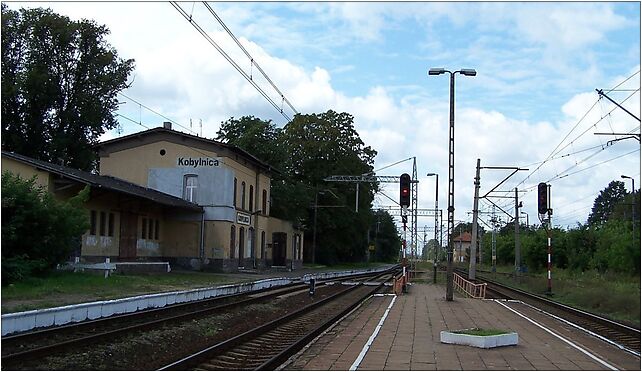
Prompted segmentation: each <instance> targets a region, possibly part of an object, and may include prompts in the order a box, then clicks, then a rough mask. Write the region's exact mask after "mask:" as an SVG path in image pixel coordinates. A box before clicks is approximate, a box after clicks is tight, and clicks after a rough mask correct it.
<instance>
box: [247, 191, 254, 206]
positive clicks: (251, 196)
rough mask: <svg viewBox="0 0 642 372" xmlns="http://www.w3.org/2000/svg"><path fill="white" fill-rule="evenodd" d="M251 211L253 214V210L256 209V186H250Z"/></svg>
mask: <svg viewBox="0 0 642 372" xmlns="http://www.w3.org/2000/svg"><path fill="white" fill-rule="evenodd" d="M248 208H249V210H250V212H252V209H253V208H254V186H252V185H250V205H249V207H248Z"/></svg>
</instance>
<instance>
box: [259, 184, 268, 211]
mask: <svg viewBox="0 0 642 372" xmlns="http://www.w3.org/2000/svg"><path fill="white" fill-rule="evenodd" d="M262 207H263V209H261V213H263V214H265V215H267V214H268V211H267V190H265V189H263V204H262Z"/></svg>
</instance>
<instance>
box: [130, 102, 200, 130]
mask: <svg viewBox="0 0 642 372" xmlns="http://www.w3.org/2000/svg"><path fill="white" fill-rule="evenodd" d="M118 94H119V95H121V96H123V97H125V98H126V99H128V100H130V101H132V102H134V103H136V104H137V105H139V106H141V107H144V108H145V109H147V110H149V111H151V112H153V113H154V114H156V115H158V116H160V117H162V118H163V119H165V120H169V121H171V122H172V123H174V124H176V125H178V126H179V127H181V128H183V129H186V130H188V131H190V132H192V133H194V134H198V133H197V132H195V131H193V130H192V129H190V128H187V127H186V126H184V125H181V124H179V123H177V122H176V121H174V120H172V119H170V118H168V117H167V116H165V115H163V114H161V113H159V112H156V111H154V110H153V109H151V108H149V107H147V106H145V105H144V104H142V103H140V102H139V101H137V100H135V99H133V98H131V97H129V96H127V95H125V94H124V93H121V92H118ZM148 129H149V128H148Z"/></svg>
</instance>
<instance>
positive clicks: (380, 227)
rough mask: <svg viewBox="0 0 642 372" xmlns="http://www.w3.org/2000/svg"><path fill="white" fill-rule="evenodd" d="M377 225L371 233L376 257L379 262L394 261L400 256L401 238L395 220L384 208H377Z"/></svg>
mask: <svg viewBox="0 0 642 372" xmlns="http://www.w3.org/2000/svg"><path fill="white" fill-rule="evenodd" d="M374 218H375V223H374V225H375V227H374V229H372V230H373V232H374V236H372V235H373V234H371V238H370V239H371V243H374V244H375V259H376V260H377V261H379V262H394V261H397V259H398V258H399V250H400V249H401V238H400V237H399V233H398V232H397V226H396V225H395V221H394V219H393V218H392V216H391V215H390V213H388V212H387V211H384V210H377V211H375V214H374Z"/></svg>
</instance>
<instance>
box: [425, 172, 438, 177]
mask: <svg viewBox="0 0 642 372" xmlns="http://www.w3.org/2000/svg"><path fill="white" fill-rule="evenodd" d="M436 175H437V173H428V174H427V175H426V176H428V177H430V176H436Z"/></svg>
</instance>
